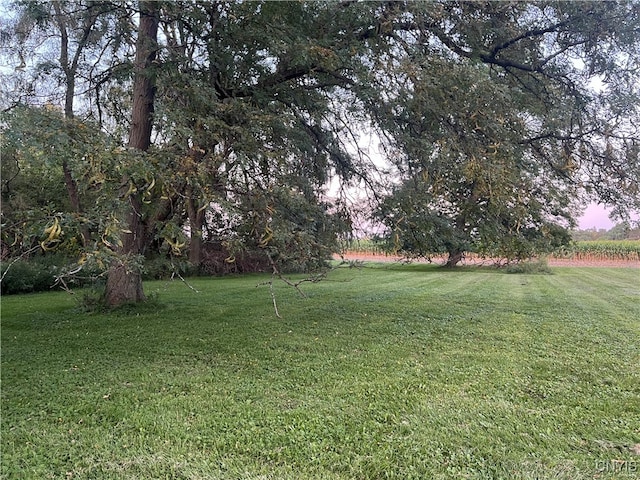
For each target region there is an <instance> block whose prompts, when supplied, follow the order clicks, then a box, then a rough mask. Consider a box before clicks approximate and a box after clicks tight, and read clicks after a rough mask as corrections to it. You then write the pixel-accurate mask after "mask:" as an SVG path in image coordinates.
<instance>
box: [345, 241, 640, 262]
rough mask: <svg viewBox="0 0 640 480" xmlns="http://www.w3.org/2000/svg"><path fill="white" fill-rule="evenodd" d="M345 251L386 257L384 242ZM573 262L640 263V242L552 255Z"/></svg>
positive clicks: (587, 244) (578, 247)
mask: <svg viewBox="0 0 640 480" xmlns="http://www.w3.org/2000/svg"><path fill="white" fill-rule="evenodd" d="M343 249H344V251H348V252H350V253H355V254H365V255H386V254H388V252H385V250H384V245H383V243H382V242H379V241H378V242H376V241H375V240H370V239H356V240H350V241H348V242H345V244H344V245H343ZM552 256H553V257H555V258H567V259H573V260H586V261H594V260H624V261H640V240H589V241H580V242H573V243H572V244H571V245H569V246H567V247H564V248H563V249H561V250H558V251H556V252H554V253H553V255H552Z"/></svg>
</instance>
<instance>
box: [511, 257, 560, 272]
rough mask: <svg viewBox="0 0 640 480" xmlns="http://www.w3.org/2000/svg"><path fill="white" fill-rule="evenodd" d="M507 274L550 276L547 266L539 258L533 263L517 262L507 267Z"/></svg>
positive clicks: (545, 261)
mask: <svg viewBox="0 0 640 480" xmlns="http://www.w3.org/2000/svg"><path fill="white" fill-rule="evenodd" d="M506 272H507V273H542V274H547V275H548V274H551V273H552V271H551V269H550V268H549V264H548V263H547V260H546V259H545V258H540V259H538V260H535V261H527V262H517V263H512V264H509V265H507V267H506Z"/></svg>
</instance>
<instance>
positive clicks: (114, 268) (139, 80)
mask: <svg viewBox="0 0 640 480" xmlns="http://www.w3.org/2000/svg"><path fill="white" fill-rule="evenodd" d="M157 9H158V5H157V4H156V3H155V2H153V1H140V25H139V27H138V39H137V41H136V58H135V80H134V84H133V108H132V114H131V131H130V134H129V146H130V147H131V148H132V149H136V150H140V151H146V150H148V148H149V147H150V145H151V129H152V125H153V124H152V121H153V102H154V99H155V81H154V74H153V71H152V66H153V62H154V60H155V58H156V52H157V48H158V47H157V38H158V10H157ZM129 181H130V179H129V178H125V179H124V181H123V185H127V186H128V184H129ZM124 200H125V201H126V202H127V208H128V213H127V227H128V231H129V233H126V234H124V235H123V238H122V247H121V248H120V249H119V251H118V254H119V257H120V259H118V260H117V261H114V263H113V264H112V265H111V267H110V268H109V272H108V277H107V286H106V290H105V301H106V303H107V305H109V306H117V305H122V304H125V303H135V302H141V301H143V300H145V296H144V291H143V289H142V272H141V269H140V268H139V265H138V261H139V259H140V258H139V256H140V255H142V254H143V253H144V246H145V240H146V229H145V225H144V222H143V220H142V202H141V199H140V195H139V194H137V193H133V194H130V195H128V196H127V197H126V198H124Z"/></svg>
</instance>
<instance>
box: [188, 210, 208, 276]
mask: <svg viewBox="0 0 640 480" xmlns="http://www.w3.org/2000/svg"><path fill="white" fill-rule="evenodd" d="M187 210H188V213H189V229H190V230H191V240H190V241H189V262H190V263H191V264H192V265H193V266H194V267H197V268H200V265H201V264H202V226H203V225H204V214H205V211H204V209H198V207H197V204H196V202H195V200H193V199H192V198H190V199H189V200H188V201H187Z"/></svg>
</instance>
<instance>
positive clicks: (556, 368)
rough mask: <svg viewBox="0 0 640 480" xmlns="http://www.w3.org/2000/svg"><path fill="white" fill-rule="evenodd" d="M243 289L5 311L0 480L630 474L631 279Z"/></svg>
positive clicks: (635, 275) (46, 297) (635, 364)
mask: <svg viewBox="0 0 640 480" xmlns="http://www.w3.org/2000/svg"><path fill="white" fill-rule="evenodd" d="M264 280H265V277H260V276H247V277H238V278H226V279H193V280H191V284H192V285H193V286H194V287H195V288H197V289H198V290H199V291H200V293H195V292H193V291H192V290H190V289H189V288H187V287H186V286H185V285H184V284H182V283H181V282H170V283H167V282H151V283H147V284H146V286H145V288H146V292H147V293H148V294H149V293H153V294H155V295H156V300H155V302H154V303H153V304H152V305H151V306H150V307H143V308H138V309H133V310H131V309H130V310H128V311H120V312H118V313H114V314H111V315H102V314H83V313H80V312H79V311H78V310H77V307H76V300H75V299H74V297H72V296H69V295H68V294H65V293H63V292H51V293H45V294H35V295H28V296H16V297H4V298H3V299H2V420H1V421H2V440H1V446H2V457H1V458H2V460H1V462H2V463H1V472H2V473H1V478H6V479H20V478H25V479H47V478H56V479H71V478H73V479H78V478H80V479H118V480H120V479H296V480H297V479H311V478H313V479H384V478H397V479H410V478H415V479H449V478H452V479H453V478H470V479H484V478H488V479H511V478H513V479H571V480H579V479H587V478H588V479H593V478H604V479H606V478H612V479H613V478H615V479H626V478H629V479H631V478H638V475H640V474H639V473H638V472H640V456H638V455H637V454H635V453H634V452H633V451H632V449H634V448H638V446H637V445H638V444H640V270H638V269H630V268H628V269H623V268H621V269H604V268H556V269H554V274H553V275H524V274H505V273H502V272H497V271H495V270H488V269H475V270H472V269H467V270H462V271H453V272H449V271H443V270H441V269H438V268H435V267H432V266H424V265H412V266H400V265H377V266H373V267H371V268H363V269H360V270H358V269H340V270H338V271H336V272H335V273H333V274H332V275H331V276H330V278H329V280H328V281H326V282H323V283H320V284H314V285H306V286H305V291H306V293H307V294H308V298H306V299H302V298H299V297H298V295H297V293H296V292H295V291H293V290H292V289H290V288H289V287H286V286H282V285H278V286H277V288H276V289H275V290H276V295H277V298H278V301H279V304H278V306H279V310H280V313H281V315H282V317H283V318H281V319H279V318H276V317H275V315H274V313H273V308H272V305H271V298H270V296H269V289H268V287H265V286H262V287H260V288H255V287H256V284H258V283H260V282H261V281H264ZM77 295H81V293H78V294H77Z"/></svg>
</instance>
